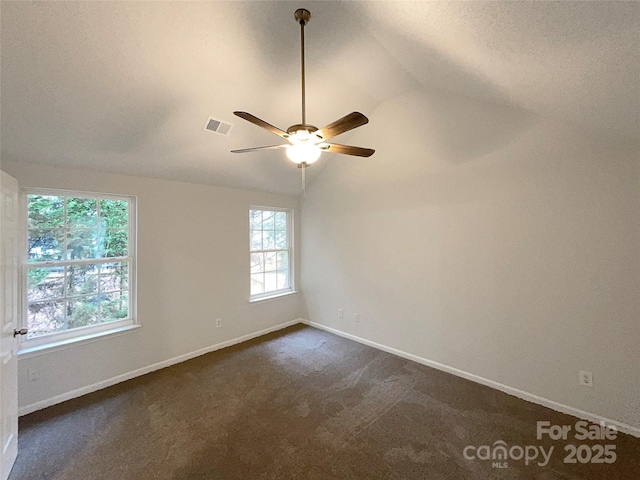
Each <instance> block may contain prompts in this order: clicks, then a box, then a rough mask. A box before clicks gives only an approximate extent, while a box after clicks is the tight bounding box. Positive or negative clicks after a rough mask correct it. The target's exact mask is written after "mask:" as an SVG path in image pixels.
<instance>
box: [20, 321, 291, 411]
mask: <svg viewBox="0 0 640 480" xmlns="http://www.w3.org/2000/svg"><path fill="white" fill-rule="evenodd" d="M298 323H303V319H301V318H297V319H295V320H291V321H289V322H285V323H281V324H279V325H275V326H273V327H269V328H265V329H264V330H259V331H257V332H254V333H249V334H247V335H242V336H241V337H237V338H233V339H231V340H226V341H224V342H220V343H216V344H215V345H211V346H209V347H205V348H201V349H200V350H196V351H194V352H190V353H185V354H183V355H178V356H177V357H173V358H169V359H168V360H163V361H162V362H158V363H154V364H153V365H149V366H146V367H142V368H138V369H137V370H132V371H130V372H127V373H123V374H122V375H117V376H115V377H112V378H109V379H107V380H103V381H101V382H97V383H93V384H91V385H87V386H86V387H81V388H77V389H75V390H71V391H70V392H65V393H62V394H60V395H56V396H55V397H51V398H47V399H45V400H41V401H39V402H35V403H32V404H30V405H25V406H24V407H20V408H19V409H18V416H22V415H27V414H29V413H33V412H35V411H37V410H42V409H43V408H47V407H50V406H52V405H55V404H57V403H62V402H65V401H67V400H71V399H72V398H76V397H81V396H82V395H86V394H87V393H91V392H95V391H97V390H101V389H103V388H107V387H110V386H111V385H115V384H116V383H120V382H124V381H126V380H131V379H132V378H135V377H139V376H141V375H145V374H147V373H151V372H153V371H155V370H160V369H161V368H165V367H170V366H171V365H175V364H177V363H181V362H184V361H186V360H191V359H192V358H195V357H199V356H200V355H204V354H206V353H210V352H214V351H216V350H220V349H222V348H226V347H230V346H232V345H236V344H238V343H242V342H246V341H247V340H251V339H254V338H257V337H261V336H263V335H267V334H268V333H273V332H276V331H278V330H282V329H283V328H287V327H290V326H292V325H296V324H298Z"/></svg>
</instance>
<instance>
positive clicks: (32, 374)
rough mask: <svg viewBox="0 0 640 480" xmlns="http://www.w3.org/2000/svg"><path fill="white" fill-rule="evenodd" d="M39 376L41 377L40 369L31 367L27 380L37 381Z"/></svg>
mask: <svg viewBox="0 0 640 480" xmlns="http://www.w3.org/2000/svg"><path fill="white" fill-rule="evenodd" d="M39 378H40V371H39V370H36V369H35V368H31V369H29V370H27V380H29V381H30V382H35V381H36V380H38V379H39Z"/></svg>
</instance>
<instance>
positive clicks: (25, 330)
mask: <svg viewBox="0 0 640 480" xmlns="http://www.w3.org/2000/svg"><path fill="white" fill-rule="evenodd" d="M28 332H29V330H28V329H26V328H21V329H20V330H18V329H17V328H16V329H15V330H14V331H13V336H14V337H17V336H18V335H26V334H27V333H28Z"/></svg>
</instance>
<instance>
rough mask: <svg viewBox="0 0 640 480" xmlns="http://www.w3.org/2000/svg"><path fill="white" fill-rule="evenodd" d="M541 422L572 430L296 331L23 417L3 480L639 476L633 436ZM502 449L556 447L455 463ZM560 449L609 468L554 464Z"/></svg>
mask: <svg viewBox="0 0 640 480" xmlns="http://www.w3.org/2000/svg"><path fill="white" fill-rule="evenodd" d="M538 420H548V421H550V422H551V424H556V425H571V426H574V425H575V423H576V422H577V421H578V419H576V418H574V417H570V416H567V415H562V414H559V413H556V412H554V411H552V410H549V409H546V408H543V407H540V406H538V405H534V404H531V403H528V402H525V401H523V400H519V399H517V398H515V397H511V396H509V395H506V394H504V393H501V392H498V391H496V390H492V389H490V388H487V387H484V386H481V385H478V384H475V383H472V382H469V381H466V380H463V379H460V378H458V377H455V376H452V375H449V374H446V373H442V372H440V371H437V370H433V369H431V368H428V367H425V366H423V365H419V364H416V363H413V362H410V361H407V360H404V359H402V358H399V357H395V356H393V355H390V354H387V353H384V352H380V351H378V350H375V349H373V348H370V347H366V346H363V345H360V344H358V343H355V342H352V341H350V340H346V339H344V338H341V337H338V336H335V335H332V334H329V333H326V332H323V331H319V330H316V329H313V328H310V327H304V326H295V327H291V328H288V329H286V330H283V331H281V332H277V333H275V334H271V335H268V336H265V337H261V338H259V339H256V340H252V341H250V342H247V343H244V344H241V345H237V346H235V347H230V348H227V349H224V350H221V351H218V352H213V353H210V354H208V355H204V356H202V357H198V358H196V359H193V360H190V361H188V362H184V363H182V364H179V365H176V366H173V367H170V368H166V369H163V370H160V371H158V372H154V373H151V374H148V375H145V376H143V377H139V378H136V379H133V380H130V381H128V382H124V383H121V384H119V385H115V386H113V387H110V388H107V389H105V390H101V391H99V392H95V393H93V394H90V395H86V396H84V397H81V398H78V399H75V400H71V401H68V402H65V403H63V404H60V405H56V406H53V407H50V408H48V409H45V410H41V411H39V412H35V413H33V414H31V415H27V416H25V417H22V418H21V419H20V437H19V440H20V445H19V451H20V453H19V456H18V460H17V462H16V465H15V467H14V469H13V471H12V474H11V476H10V480H28V479H43V480H44V479H46V480H53V479H77V480H91V479H105V480H107V479H108V480H143V479H154V480H156V479H157V480H161V479H176V480H177V479H212V480H213V479H243V480H244V479H246V480H257V479H276V478H277V479H318V480H329V479H367V480H369V479H455V480H460V479H473V480H476V479H484V478H486V479H493V478H523V479H534V478H535V479H541V480H548V479H574V478H581V479H582V478H588V479H599V478H602V479H630V480H631V479H634V480H637V479H638V478H640V439H638V438H634V437H631V436H629V435H624V434H618V437H617V439H616V440H614V441H611V440H609V441H591V442H578V441H575V440H574V441H551V440H548V439H545V440H543V441H538V440H537V439H536V421H538ZM572 428H573V427H572ZM499 440H502V441H503V442H505V443H506V444H507V448H508V449H510V451H511V449H512V448H513V447H514V446H521V447H523V449H525V448H526V447H527V446H529V447H530V448H529V453H530V456H533V449H534V448H536V452H538V449H539V448H540V447H543V448H544V451H545V452H548V451H549V448H550V447H552V446H553V447H554V451H553V452H552V454H551V456H550V458H551V459H550V461H549V463H548V464H547V465H546V466H539V465H538V464H537V462H538V461H540V462H543V457H542V454H540V453H538V458H537V459H536V460H534V461H532V462H530V464H529V465H528V466H527V465H525V459H524V458H522V459H519V460H518V459H517V457H518V453H519V450H518V449H514V450H512V451H513V455H514V456H515V457H516V459H513V458H508V459H507V460H501V461H499V462H498V463H500V464H501V465H502V464H503V462H505V461H506V468H497V466H496V467H494V466H492V460H480V459H478V458H476V459H472V460H469V459H467V458H465V456H464V455H463V451H464V450H465V447H467V446H474V447H481V446H482V445H489V446H490V447H493V446H494V443H495V442H497V441H499ZM570 440H571V437H570ZM568 443H573V444H575V445H579V444H581V443H588V444H589V445H594V444H602V445H605V444H613V445H615V452H616V454H617V460H616V461H615V462H614V463H612V464H582V463H579V462H578V463H575V464H565V463H563V459H564V458H565V456H566V455H567V452H566V451H565V450H564V448H565V446H566V445H567V444H568ZM596 450H597V448H596V449H595V450H594V451H596ZM496 451H497V450H496ZM590 451H591V450H590ZM474 452H477V453H476V455H477V456H482V453H481V452H483V450H482V449H480V450H471V449H469V450H467V453H468V456H470V455H473V454H474ZM485 453H486V449H485ZM585 455H586V453H584V452H583V457H582V458H583V459H584V458H586V457H585ZM496 461H497V460H496Z"/></svg>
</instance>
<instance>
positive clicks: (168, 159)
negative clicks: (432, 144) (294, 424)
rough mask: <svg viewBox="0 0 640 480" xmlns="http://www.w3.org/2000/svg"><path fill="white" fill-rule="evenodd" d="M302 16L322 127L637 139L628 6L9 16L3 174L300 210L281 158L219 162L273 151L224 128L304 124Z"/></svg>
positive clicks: (138, 7)
mask: <svg viewBox="0 0 640 480" xmlns="http://www.w3.org/2000/svg"><path fill="white" fill-rule="evenodd" d="M299 7H304V8H308V9H309V10H310V11H311V14H312V18H311V22H310V24H309V26H308V27H307V28H306V31H305V33H306V44H307V117H308V120H309V122H310V123H312V124H314V125H316V126H318V127H321V126H323V125H325V124H327V123H329V122H331V121H333V120H335V119H337V118H339V117H341V116H343V115H345V114H347V113H349V112H351V111H354V110H357V111H361V112H363V113H364V114H365V115H367V116H369V118H370V119H371V121H372V122H373V121H376V122H393V121H394V119H393V118H384V117H382V116H376V110H377V109H378V108H379V107H380V106H381V105H383V104H384V103H385V102H388V101H390V100H391V99H393V98H394V97H397V96H398V95H402V94H406V93H410V92H412V91H416V90H421V89H430V90H431V91H433V90H435V91H443V92H447V93H453V94H457V95H463V96H467V97H473V98H476V99H479V100H482V101H486V102H493V103H496V104H500V105H503V106H507V107H509V108H514V109H522V110H524V111H527V112H531V113H532V114H536V115H543V116H551V117H557V118H559V119H560V120H562V121H568V122H571V123H575V124H577V125H581V126H584V128H587V129H597V130H606V131H609V132H611V133H612V134H614V135H619V136H621V137H626V138H638V132H640V115H639V113H638V112H640V33H639V32H640V4H638V3H636V2H628V3H624V2H480V1H478V2H318V1H314V2H309V1H301V2H288V1H267V2H253V1H250V2H244V1H232V2H146V1H138V2H133V1H131V2H65V1H61V2H33V3H31V2H6V1H3V2H2V7H1V8H2V12H1V14H2V15H1V19H2V25H1V26H2V31H1V55H2V64H1V104H0V107H1V135H2V137H1V147H2V161H21V162H22V161H24V162H34V163H45V164H57V165H68V166H76V167H85V168H90V169H98V170H104V171H109V172H116V173H124V174H132V175H142V176H149V177H156V178H170V179H174V180H183V181H187V182H196V183H206V184H211V185H222V186H229V187H234V188H250V189H257V190H266V191H272V192H278V193H288V194H293V195H297V194H299V192H300V183H299V182H300V179H299V172H298V170H297V169H296V168H295V166H294V165H293V164H292V163H291V162H289V161H288V160H287V159H286V157H285V155H284V153H283V152H282V151H277V150H276V151H266V152H262V153H256V154H242V155H239V154H232V153H230V150H232V149H235V148H244V147H251V146H258V145H271V144H274V143H278V140H279V139H278V138H277V137H275V136H273V135H270V134H269V133H267V132H265V131H262V130H260V129H259V128H257V127H255V126H253V125H251V124H249V123H247V122H244V121H242V120H240V119H238V118H237V117H235V116H233V114H232V112H233V111H234V110H246V111H249V112H251V113H253V114H255V115H257V116H259V117H261V118H263V119H265V120H266V121H268V122H270V123H273V124H275V125H277V126H279V127H281V128H284V129H286V128H287V127H288V126H289V125H292V124H294V123H299V121H300V58H299V52H300V51H299V49H300V45H299V28H298V26H297V25H296V23H295V21H294V19H293V12H294V11H295V9H296V8H299ZM209 116H213V117H215V118H217V119H220V120H223V121H226V122H229V123H232V124H233V128H232V130H231V132H230V134H229V135H228V136H221V135H218V134H215V133H211V132H208V131H204V130H203V127H204V125H205V122H206V120H207V118H208V117H209ZM367 128H368V127H367V126H364V127H361V128H360V131H361V133H359V135H358V137H357V138H358V144H361V146H367V147H372V148H376V138H375V137H374V136H373V135H371V136H369V137H368V136H367V134H366V129H367ZM416 128H418V126H416ZM349 136H350V134H345V135H343V136H341V137H338V138H337V139H336V141H339V143H349ZM363 140H364V141H363ZM387 144H388V143H387ZM376 155H389V156H392V155H393V152H387V151H385V150H384V149H383V150H378V152H377V153H376ZM343 161H348V162H363V163H364V162H366V161H367V160H366V159H360V158H356V157H346V156H342V155H329V154H323V157H322V158H321V160H320V161H319V162H318V163H317V164H315V165H314V166H313V167H312V168H311V169H310V171H309V177H310V181H313V178H314V175H317V174H318V173H319V172H321V170H322V164H323V162H343Z"/></svg>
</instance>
